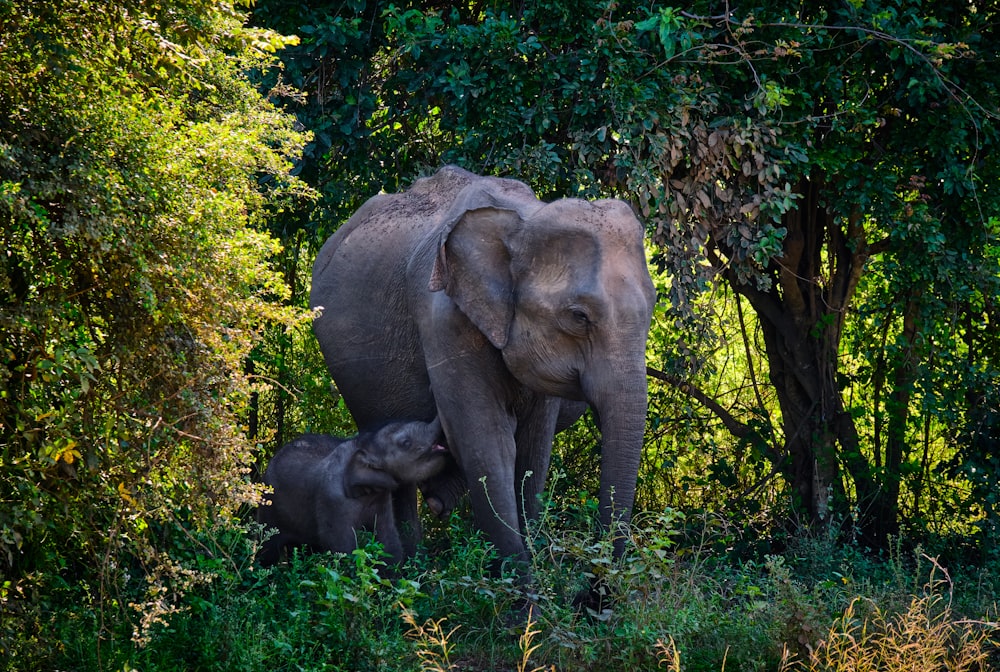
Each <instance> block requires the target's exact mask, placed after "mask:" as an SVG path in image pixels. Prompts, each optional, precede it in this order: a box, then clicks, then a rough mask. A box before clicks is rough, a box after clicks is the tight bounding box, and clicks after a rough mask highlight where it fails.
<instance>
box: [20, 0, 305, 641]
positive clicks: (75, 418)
mask: <svg viewBox="0 0 1000 672" xmlns="http://www.w3.org/2000/svg"><path fill="white" fill-rule="evenodd" d="M0 12H2V19H0V22H2V23H3V25H4V49H3V52H2V55H0V72H2V74H0V77H2V78H3V81H2V88H0V91H2V93H0V95H2V99H0V100H2V110H3V112H2V114H0V117H2V119H3V121H2V122H0V221H2V234H0V235H2V237H3V249H4V251H5V252H4V254H3V256H2V257H0V269H2V272H0V304H2V313H0V325H2V328H0V334H2V336H0V503H2V505H0V565H2V566H3V567H4V574H5V575H6V576H9V577H10V581H9V582H8V583H7V584H6V585H5V586H4V593H3V596H2V598H0V599H2V602H3V609H4V611H5V612H6V611H7V610H8V609H13V610H14V611H17V610H20V609H25V610H28V611H30V610H32V609H35V608H38V607H40V606H41V605H44V603H45V600H47V599H48V598H47V597H45V596H44V595H45V592H44V591H45V588H46V587H48V588H53V587H55V588H58V587H59V585H60V584H61V583H62V582H68V583H70V584H75V583H80V584H81V585H82V586H83V587H82V588H81V590H82V592H83V593H84V594H85V595H86V603H87V604H90V605H95V604H96V607H95V608H96V609H97V610H98V612H99V613H102V612H103V610H104V609H106V608H109V607H108V605H107V602H108V601H112V602H113V601H114V600H115V599H116V598H115V593H116V591H117V590H118V589H119V585H120V583H121V581H124V580H125V577H126V576H128V575H130V574H132V575H135V574H136V573H137V574H139V575H142V574H146V575H148V576H150V577H153V578H155V577H158V576H160V575H163V576H168V577H172V578H171V579H170V580H171V581H173V582H175V583H178V585H182V584H183V582H184V581H185V580H186V579H185V577H184V575H183V574H178V572H177V571H176V563H174V562H173V561H172V560H171V559H170V553H171V548H170V547H169V545H168V544H167V540H166V539H165V537H164V530H165V529H170V527H171V526H172V525H179V524H183V525H185V526H187V525H190V526H191V527H192V528H193V529H198V528H200V527H202V526H204V525H207V524H208V523H209V522H210V521H211V520H213V519H214V518H215V516H217V515H222V516H225V515H227V513H229V512H233V511H235V510H236V509H237V508H238V507H239V506H241V505H243V504H245V503H247V502H250V501H253V500H254V499H255V498H256V489H255V488H254V487H253V486H252V485H251V484H249V483H248V482H247V479H246V477H245V473H246V471H247V466H248V465H249V463H250V461H251V459H250V455H249V452H248V448H249V446H248V445H247V443H246V441H245V438H244V436H243V430H242V425H243V422H244V421H243V418H242V417H241V414H242V412H243V409H244V406H245V404H246V402H247V398H248V394H249V393H250V389H249V386H248V381H247V379H246V378H245V377H244V375H243V358H244V357H245V356H246V354H247V352H248V351H249V349H250V347H252V345H253V344H254V342H255V341H256V340H257V339H258V338H259V335H260V333H261V330H262V329H263V328H264V327H265V326H267V325H269V324H274V323H282V324H288V325H291V324H294V323H295V321H296V320H298V319H301V311H299V310H298V309H294V308H289V307H284V306H283V305H282V303H281V302H282V299H283V297H285V296H286V292H287V289H286V286H285V285H284V283H283V281H282V278H281V276H280V275H278V274H276V273H275V272H274V270H273V269H272V267H271V266H270V261H271V258H272V257H273V256H274V255H275V254H277V252H278V250H279V249H280V247H279V243H278V241H276V240H275V239H274V238H272V237H271V236H270V235H268V234H267V233H266V232H265V229H266V220H267V217H268V216H269V215H270V214H271V213H272V212H273V211H275V210H280V208H282V207H283V204H284V203H287V202H289V201H292V200H295V199H299V198H302V197H303V194H305V193H306V192H305V190H304V188H303V187H302V186H301V185H299V184H298V183H297V181H296V180H295V179H294V178H292V177H290V174H289V173H290V170H291V159H292V157H293V156H294V155H295V153H296V152H297V151H298V149H299V148H300V147H301V144H302V141H303V138H302V136H300V135H299V134H298V133H296V132H295V131H293V129H292V123H291V120H290V119H289V118H288V117H287V116H285V115H283V114H282V113H280V112H278V111H277V110H275V109H274V108H273V107H272V106H271V105H269V104H268V103H266V102H265V101H264V100H263V99H262V98H261V96H260V95H259V93H258V92H257V91H256V90H255V89H254V87H253V86H252V84H251V83H250V82H249V80H247V79H246V77H245V76H244V74H243V73H244V72H245V71H246V70H247V69H249V68H251V67H261V66H262V65H263V64H264V63H265V62H266V61H265V59H266V58H267V56H266V54H265V52H267V51H273V49H274V48H275V47H276V46H280V45H282V44H286V43H287V42H288V40H285V39H283V38H279V37H278V36H276V35H275V34H273V33H270V32H267V31H252V30H248V29H246V28H244V27H243V23H242V17H241V16H240V15H239V14H237V13H236V12H235V11H234V10H233V8H232V7H231V6H230V5H228V4H226V3H215V2H200V1H195V2H175V3H162V2H156V3H146V2H127V3H111V4H109V3H104V2H101V3H90V2H82V3H70V4H69V5H67V4H66V3H61V2H8V3H5V4H4V5H3V7H2V8H0ZM199 580H200V579H199ZM205 580H208V579H205ZM36 590H37V591H39V592H38V593H36V592H35V591H36ZM178 590H180V589H178ZM151 599H152V597H151ZM4 657H6V653H5V654H4Z"/></svg>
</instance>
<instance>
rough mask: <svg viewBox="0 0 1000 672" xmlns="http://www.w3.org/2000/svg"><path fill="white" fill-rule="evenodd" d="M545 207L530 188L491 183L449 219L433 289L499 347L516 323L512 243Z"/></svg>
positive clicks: (473, 190)
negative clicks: (533, 216) (524, 222)
mask: <svg viewBox="0 0 1000 672" xmlns="http://www.w3.org/2000/svg"><path fill="white" fill-rule="evenodd" d="M541 205H542V204H541V202H540V201H538V199H536V198H535V195H534V194H533V193H532V192H531V190H530V189H529V188H528V187H527V186H526V185H524V184H522V183H520V182H515V181H513V180H491V181H489V182H487V183H486V184H485V185H484V184H481V183H480V184H474V185H470V186H469V187H466V188H465V189H464V190H463V191H462V193H461V194H459V196H458V198H456V199H455V205H454V207H452V209H451V210H450V211H449V212H448V213H447V214H446V215H445V218H444V222H443V226H442V230H441V238H440V240H439V243H438V251H437V258H436V259H435V261H434V270H433V272H432V273H431V278H430V284H429V285H428V289H430V291H432V292H437V291H441V290H444V292H445V293H446V294H447V295H448V296H449V297H451V299H452V300H453V301H454V302H455V303H456V304H457V305H458V307H459V309H461V311H462V312H463V313H465V315H466V316H467V317H468V318H469V319H470V320H472V322H473V324H475V325H476V327H478V328H479V330H480V331H481V332H482V333H483V334H484V335H485V336H486V337H487V338H488V339H489V340H490V343H492V344H493V345H494V346H495V347H497V348H503V347H504V346H505V345H506V344H507V330H508V329H509V328H510V323H511V321H512V320H513V319H514V283H513V277H512V275H511V256H510V246H509V242H510V240H511V238H512V236H513V234H514V233H515V232H516V231H518V229H520V227H521V223H522V222H523V221H524V219H525V218H526V217H527V216H528V215H530V214H531V213H532V212H534V211H535V210H536V209H538V208H539V207H541Z"/></svg>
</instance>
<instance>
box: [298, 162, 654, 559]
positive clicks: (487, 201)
mask: <svg viewBox="0 0 1000 672" xmlns="http://www.w3.org/2000/svg"><path fill="white" fill-rule="evenodd" d="M655 298H656V293H655V290H654V288H653V283H652V281H651V279H650V276H649V271H648V269H647V266H646V257H645V253H644V246H643V227H642V225H641V224H640V223H639V221H638V220H637V219H636V217H635V214H634V213H633V211H632V209H631V208H630V207H629V206H628V205H627V204H625V203H624V202H622V201H617V200H601V201H594V202H590V201H584V200H579V199H562V200H557V201H554V202H552V203H548V204H546V203H543V202H542V201H540V200H539V199H538V198H536V196H535V194H534V193H533V192H532V191H531V189H530V188H528V187H527V186H526V185H525V184H523V183H521V182H518V181H515V180H510V179H500V178H494V177H480V176H477V175H474V174H472V173H470V172H467V171H465V170H462V169H460V168H456V167H452V166H449V167H445V168H442V169H441V170H440V171H438V172H437V173H436V174H435V175H433V176H431V177H428V178H423V179H420V180H417V181H416V182H415V183H414V185H413V186H412V187H411V188H410V189H409V190H408V191H406V192H403V193H399V194H380V195H378V196H375V197H373V198H372V199H370V200H369V201H367V202H366V203H365V204H364V205H363V206H362V207H361V208H360V209H359V210H358V211H357V212H356V213H355V214H354V216H353V217H351V219H350V220H348V221H347V222H346V223H345V224H344V225H343V226H341V227H340V229H339V230H338V231H337V232H336V233H334V235H333V236H331V237H330V239H329V240H327V241H326V243H325V244H324V246H323V248H322V249H321V250H320V252H319V255H318V257H317V259H316V262H315V265H314V266H313V276H312V294H311V296H310V304H311V305H312V307H314V308H321V309H322V311H321V313H320V316H319V317H317V318H316V320H315V321H314V323H313V330H314V332H315V334H316V337H317V339H318V341H319V344H320V348H321V349H322V352H323V355H324V358H325V359H326V363H327V366H328V367H329V370H330V373H331V374H332V376H333V379H334V381H335V383H336V385H337V388H338V390H339V391H340V392H341V394H342V395H343V397H344V400H345V402H346V403H347V406H348V408H349V409H350V411H351V413H352V414H353V416H354V418H355V420H356V421H357V423H358V425H359V427H372V426H375V425H377V424H378V423H381V422H384V421H385V420H386V419H387V418H392V417H400V416H408V417H416V418H432V417H434V416H435V415H437V416H438V417H440V419H441V422H442V424H443V427H444V432H445V435H446V437H447V442H448V448H449V451H450V453H451V455H452V456H453V457H454V458H455V460H456V461H457V469H458V470H459V472H460V473H458V474H456V473H455V470H454V469H452V470H451V471H449V472H446V475H447V477H446V478H445V477H444V476H445V475H442V476H441V477H439V478H438V479H436V481H435V482H433V483H425V484H422V485H421V489H422V490H423V492H424V496H425V499H426V500H427V502H428V504H429V505H430V507H431V508H432V509H433V510H435V511H439V512H440V511H442V510H446V509H447V508H448V507H449V506H450V505H451V504H452V503H453V501H454V499H455V498H454V493H455V492H456V490H457V489H458V488H459V487H463V488H464V487H465V486H464V485H463V484H462V483H463V478H462V477H464V483H465V484H467V485H468V488H469V491H470V496H471V503H472V508H473V512H474V515H475V519H476V523H477V525H478V527H479V528H480V529H482V530H484V531H485V532H486V533H487V535H488V536H489V538H490V540H491V541H492V542H493V543H494V545H495V546H496V548H497V549H498V551H499V552H500V553H501V554H503V555H504V556H513V557H515V558H517V559H520V560H526V559H527V552H526V547H525V542H524V538H523V531H524V527H523V524H524V520H525V518H531V517H533V516H535V515H536V514H537V509H538V503H537V495H538V494H539V493H540V492H541V491H542V489H543V487H544V483H545V477H546V472H547V471H548V466H549V457H550V454H551V450H552V439H553V435H554V433H555V431H556V429H557V424H558V423H559V422H560V420H562V421H564V422H565V421H566V420H571V419H575V417H578V416H579V414H580V413H581V412H582V409H584V408H586V405H585V404H584V403H582V402H586V403H589V404H590V406H591V407H593V408H594V410H595V411H596V413H597V415H598V417H599V423H600V429H601V432H602V437H603V450H602V456H601V481H600V483H601V485H600V512H601V520H602V522H603V523H604V525H606V526H610V525H611V524H612V523H613V521H615V520H621V519H626V520H627V519H628V518H629V516H630V515H631V509H632V504H633V500H634V495H635V483H636V476H637V472H638V467H639V457H640V453H641V450H642V437H643V431H644V427H645V417H646V404H647V401H646V368H645V352H646V337H647V333H648V331H649V324H650V319H651V315H652V311H653V305H654V303H655ZM560 416H562V417H561V418H560ZM394 500H395V506H396V515H397V517H398V518H400V519H405V520H407V521H409V522H410V523H411V524H413V525H414V526H415V525H416V523H417V518H416V489H415V488H414V487H402V488H400V489H399V490H397V491H396V493H395V494H394ZM414 529H417V528H416V527H414ZM407 550H408V552H409V551H411V550H412V544H408V545H407ZM620 550H621V546H619V551H620Z"/></svg>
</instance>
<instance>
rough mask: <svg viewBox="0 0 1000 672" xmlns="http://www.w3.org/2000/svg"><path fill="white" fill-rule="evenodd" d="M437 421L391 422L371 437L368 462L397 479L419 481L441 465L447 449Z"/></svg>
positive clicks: (433, 473) (408, 481) (411, 481)
mask: <svg viewBox="0 0 1000 672" xmlns="http://www.w3.org/2000/svg"><path fill="white" fill-rule="evenodd" d="M441 441H443V436H442V433H441V421H440V420H438V419H437V418H435V419H434V420H433V421H432V422H429V423H428V422H391V423H389V424H388V425H386V426H385V427H383V428H382V429H380V430H379V431H378V432H376V433H375V436H374V437H373V438H372V444H373V445H372V446H371V447H370V448H371V450H370V451H368V452H369V454H370V455H371V456H372V458H373V459H372V466H373V467H376V468H378V469H382V470H384V471H385V472H386V473H388V474H391V475H392V476H393V478H395V479H396V480H397V481H399V482H400V483H419V482H420V481H425V480H427V479H428V478H430V477H431V476H434V475H435V474H437V473H438V472H439V471H441V470H442V469H444V466H445V461H446V459H447V455H448V450H447V449H446V448H445V447H444V446H443V445H441Z"/></svg>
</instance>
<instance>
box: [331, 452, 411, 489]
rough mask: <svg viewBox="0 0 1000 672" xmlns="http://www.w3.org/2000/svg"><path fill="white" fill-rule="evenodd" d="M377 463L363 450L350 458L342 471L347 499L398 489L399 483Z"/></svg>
mask: <svg viewBox="0 0 1000 672" xmlns="http://www.w3.org/2000/svg"><path fill="white" fill-rule="evenodd" d="M377 462H378V460H373V459H371V456H370V455H369V454H368V453H367V451H365V450H359V451H357V452H356V453H355V454H354V455H353V456H352V457H351V459H350V460H349V461H348V462H347V468H346V469H345V470H344V491H345V492H347V495H348V496H349V497H355V498H356V497H364V496H366V495H371V494H374V493H376V492H386V491H390V492H391V491H393V490H395V489H396V488H398V487H399V481H397V480H396V479H395V478H393V477H392V476H391V475H390V474H389V473H388V472H387V471H385V470H384V469H382V468H380V467H379V466H377V465H376V463H377Z"/></svg>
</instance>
